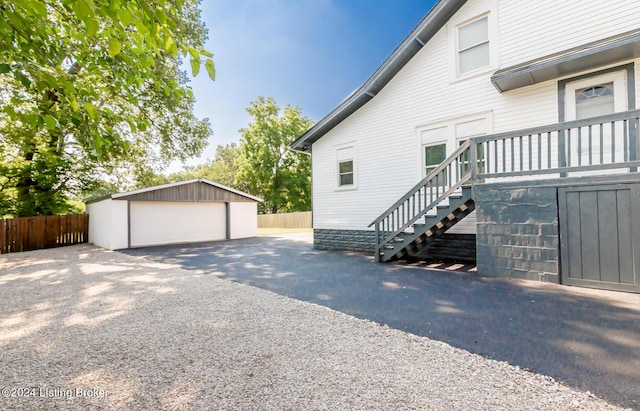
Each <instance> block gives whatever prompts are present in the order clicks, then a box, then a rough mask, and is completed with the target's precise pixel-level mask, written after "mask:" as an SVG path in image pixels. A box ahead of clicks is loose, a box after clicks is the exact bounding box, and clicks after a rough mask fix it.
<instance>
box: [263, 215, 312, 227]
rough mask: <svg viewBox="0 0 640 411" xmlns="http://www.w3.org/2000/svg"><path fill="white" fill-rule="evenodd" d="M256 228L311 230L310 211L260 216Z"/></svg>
mask: <svg viewBox="0 0 640 411" xmlns="http://www.w3.org/2000/svg"><path fill="white" fill-rule="evenodd" d="M258 228H311V211H299V212H295V213H283V214H260V215H258Z"/></svg>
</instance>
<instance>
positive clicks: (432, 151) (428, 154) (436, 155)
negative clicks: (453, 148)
mask: <svg viewBox="0 0 640 411" xmlns="http://www.w3.org/2000/svg"><path fill="white" fill-rule="evenodd" d="M446 158H447V144H446V143H442V144H435V145H429V146H425V147H424V175H425V176H427V175H429V173H431V172H432V171H433V170H435V169H436V167H438V166H439V165H440V163H442V162H443V161H444V160H445V159H446Z"/></svg>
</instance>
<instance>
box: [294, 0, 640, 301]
mask: <svg viewBox="0 0 640 411" xmlns="http://www.w3.org/2000/svg"><path fill="white" fill-rule="evenodd" d="M639 69H640V7H639V6H638V3H637V1H636V0H609V1H606V2H602V1H598V0H565V1H555V0H540V1H525V0H468V1H462V0H440V1H439V2H438V3H437V4H436V5H435V6H434V8H433V9H432V10H431V11H430V12H429V13H428V14H427V15H426V16H425V18H424V19H423V20H422V21H421V22H420V24H419V25H418V26H417V27H416V28H415V29H414V30H413V31H412V32H411V33H410V34H409V36H408V37H407V38H406V39H405V40H404V41H403V42H402V43H401V44H400V45H399V46H398V48H397V49H396V50H395V51H394V52H393V53H392V54H391V55H390V56H389V57H388V58H387V60H386V61H385V62H384V63H383V64H382V65H381V66H380V68H378V70H377V71H376V72H375V73H374V74H373V75H372V76H371V77H370V78H369V79H367V80H366V81H365V82H364V84H363V85H362V86H361V87H360V88H359V89H358V90H356V91H355V92H354V93H353V94H351V95H350V96H349V97H347V98H346V99H345V100H344V101H343V102H342V103H341V104H340V105H339V106H338V107H336V108H335V109H334V110H333V111H331V112H330V113H329V114H327V116H326V117H324V118H323V119H322V120H320V121H319V122H318V123H317V124H315V125H314V126H313V127H312V128H311V129H309V130H308V131H307V132H306V133H305V134H304V135H302V136H301V137H300V138H299V139H298V140H297V141H296V142H295V143H294V144H293V145H292V147H293V148H294V149H297V150H299V151H302V152H306V153H310V154H311V155H312V164H313V168H312V169H313V174H312V181H313V211H314V219H313V220H314V221H313V223H314V243H315V246H316V247H318V248H334V249H355V250H367V251H372V252H375V256H376V258H377V259H379V260H388V259H393V258H401V257H403V256H405V255H407V254H409V255H412V254H416V253H423V254H426V255H429V254H430V251H429V250H430V249H431V253H432V254H434V255H436V254H437V255H438V256H439V257H450V258H456V257H459V258H462V257H467V258H468V257H473V254H475V257H476V259H477V264H478V270H479V271H480V272H481V273H483V274H485V275H503V276H508V277H517V278H529V279H541V280H545V281H554V282H562V283H566V284H576V285H584V286H593V287H603V288H613V289H622V290H628V291H636V292H637V291H640V286H639V285H638V283H639V281H638V277H639V274H638V271H639V270H640V268H638V267H640V256H639V254H640V252H639V251H637V250H640V231H639V230H640V220H639V219H638V217H636V216H634V215H632V213H630V210H631V208H632V207H638V206H639V205H640V194H639V190H638V187H640V185H639V183H640V176H639V175H638V173H637V172H636V171H637V166H638V165H640V163H638V158H639V146H640V145H639V144H638V143H637V139H638V138H637V134H638V133H637V127H638V126H637V123H638V118H639V117H640V114H639V113H638V111H636V107H637V105H638V98H637V96H638V94H639V93H638V91H639V90H638V87H639V86H638V84H637V82H636V77H637V76H638V70H639ZM445 231H446V232H447V233H446V234H444V233H445ZM613 240H615V241H613ZM614 243H615V245H614ZM467 248H471V250H472V252H471V253H465V252H464V250H465V249H467ZM473 251H475V253H474V252H473Z"/></svg>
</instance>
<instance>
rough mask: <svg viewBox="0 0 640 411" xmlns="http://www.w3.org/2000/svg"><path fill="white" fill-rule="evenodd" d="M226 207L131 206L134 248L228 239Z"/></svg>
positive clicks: (183, 204) (139, 203) (158, 203)
mask: <svg viewBox="0 0 640 411" xmlns="http://www.w3.org/2000/svg"><path fill="white" fill-rule="evenodd" d="M226 220H227V216H226V209H225V204H224V203H204V202H203V203H193V202H162V201H147V202H145V201H132V202H131V246H132V247H141V246H150V245H159V244H174V243H189V242H199V241H214V240H223V239H225V238H226V234H227V226H226V224H227V223H226Z"/></svg>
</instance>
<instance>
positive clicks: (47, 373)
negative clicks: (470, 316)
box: [0, 245, 618, 410]
mask: <svg viewBox="0 0 640 411" xmlns="http://www.w3.org/2000/svg"><path fill="white" fill-rule="evenodd" d="M0 388H2V396H1V397H0V409H17V408H19V409H78V410H81V409H82V410H84V409H122V410H131V409H185V410H188V409H189V410H190V409H229V410H231V409H233V410H237V409H249V410H251V409H256V410H257V409H260V410H270V409H278V410H298V409H339V410H343V409H363V410H365V409H366V410H371V409H393V410H395V409H434V410H451V409H465V410H472V409H478V410H487V409H521V410H531V409H539V410H543V409H546V410H560V409H569V410H570V409H583V410H584V409H587V410H608V409H618V408H616V407H613V406H611V405H610V404H607V403H606V402H604V401H602V400H599V399H597V398H595V397H594V396H592V395H590V394H589V393H583V392H578V391H575V390H573V389H570V388H568V387H565V386H563V385H562V384H559V383H557V382H556V381H554V380H553V379H551V378H549V377H545V376H541V375H535V374H532V373H530V372H527V371H524V370H522V369H518V368H517V367H513V366H510V365H508V364H506V363H504V362H498V361H492V360H487V359H485V358H483V357H480V356H478V355H474V354H470V353H468V352H466V351H463V350H459V349H455V348H453V347H451V346H449V345H447V344H445V343H442V342H437V341H433V340H430V339H428V338H425V337H418V336H415V335H412V334H408V333H405V332H402V331H398V330H395V329H391V328H387V327H384V326H380V325H378V324H375V323H372V322H369V321H365V320H360V319H356V318H354V317H351V316H349V315H346V314H342V313H339V312H336V311H332V310H330V309H328V308H324V307H321V306H318V305H314V304H311V303H307V302H302V301H298V300H294V299H291V298H287V297H283V296H280V295H278V294H275V293H272V292H269V291H265V290H261V289H258V288H253V287H250V286H246V285H242V284H237V283H234V282H231V281H228V280H223V279H219V278H217V277H216V276H212V275H204V274H199V273H197V272H194V271H187V270H184V269H181V268H179V267H178V266H176V265H170V264H166V263H158V262H151V261H149V260H146V259H144V258H143V257H134V256H127V255H124V254H122V253H117V252H109V251H105V250H102V249H98V248H94V247H92V246H88V245H80V246H72V247H65V248H59V249H53V250H44V251H36V252H27V253H18V254H12V255H3V256H1V257H0Z"/></svg>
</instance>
